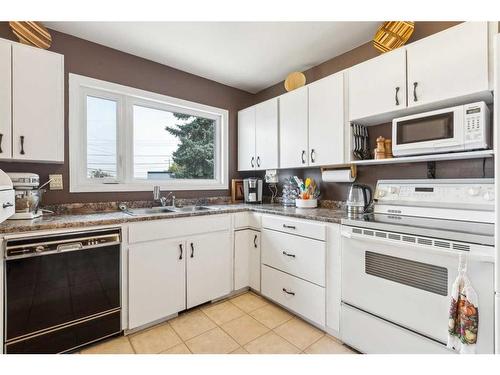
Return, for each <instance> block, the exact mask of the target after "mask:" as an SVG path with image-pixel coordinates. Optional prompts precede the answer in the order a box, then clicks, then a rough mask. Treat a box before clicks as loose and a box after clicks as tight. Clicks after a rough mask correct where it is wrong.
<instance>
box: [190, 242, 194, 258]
mask: <svg viewBox="0 0 500 375" xmlns="http://www.w3.org/2000/svg"><path fill="white" fill-rule="evenodd" d="M191 258H194V245H193V243H192V242H191Z"/></svg>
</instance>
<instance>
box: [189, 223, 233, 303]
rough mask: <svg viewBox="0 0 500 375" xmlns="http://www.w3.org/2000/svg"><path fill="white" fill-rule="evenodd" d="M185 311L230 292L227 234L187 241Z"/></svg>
mask: <svg viewBox="0 0 500 375" xmlns="http://www.w3.org/2000/svg"><path fill="white" fill-rule="evenodd" d="M186 277H187V283H186V284H187V308H188V309H189V308H191V307H193V306H197V305H200V304H202V303H205V302H208V301H212V300H214V299H217V298H219V297H223V296H225V295H227V294H229V293H230V292H231V286H232V278H233V276H232V258H231V245H230V234H229V232H216V233H209V234H204V235H199V236H193V237H191V238H190V239H189V240H188V241H187V273H186Z"/></svg>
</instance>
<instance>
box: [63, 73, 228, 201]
mask: <svg viewBox="0 0 500 375" xmlns="http://www.w3.org/2000/svg"><path fill="white" fill-rule="evenodd" d="M87 96H92V97H97V98H102V99H108V100H113V101H116V103H117V115H116V120H117V124H116V126H117V134H116V140H117V154H116V155H117V177H116V179H115V178H104V179H91V178H88V177H87V126H86V125H87V121H86V120H87V119H86V116H87V111H86V106H87V104H86V102H87ZM134 105H138V106H142V107H147V108H152V109H158V110H166V111H170V112H182V113H187V114H192V115H193V116H201V117H204V118H209V119H213V120H215V126H216V130H215V155H214V157H215V159H214V160H215V163H214V179H172V180H150V181H148V180H142V179H135V178H134V138H133V137H134V134H133V133H134V124H133V108H134ZM228 115H229V112H228V110H226V109H221V108H217V107H212V106H207V105H204V104H199V103H195V102H191V101H187V100H183V99H178V98H174V97H170V96H166V95H162V94H157V93H153V92H149V91H145V90H140V89H136V88H132V87H128V86H124V85H120V84H116V83H112V82H107V81H102V80H98V79H94V78H90V77H85V76H81V75H78V74H73V73H70V74H69V169H70V187H69V190H70V192H72V193H73V192H122V191H123V192H125V191H151V190H152V188H153V186H154V185H158V186H160V187H161V188H162V189H164V190H227V189H228V175H229V173H228V150H229V143H228V129H229V124H228V117H229V116H228Z"/></svg>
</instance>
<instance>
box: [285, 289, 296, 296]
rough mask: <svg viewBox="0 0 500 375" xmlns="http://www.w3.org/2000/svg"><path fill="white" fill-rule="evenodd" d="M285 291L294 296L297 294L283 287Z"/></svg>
mask: <svg viewBox="0 0 500 375" xmlns="http://www.w3.org/2000/svg"><path fill="white" fill-rule="evenodd" d="M283 291H284V292H285V293H286V294H291V295H292V296H294V295H295V292H289V291H288V290H286V288H283Z"/></svg>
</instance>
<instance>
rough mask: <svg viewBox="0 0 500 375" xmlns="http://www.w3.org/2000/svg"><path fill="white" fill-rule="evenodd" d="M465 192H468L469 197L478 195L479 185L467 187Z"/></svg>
mask: <svg viewBox="0 0 500 375" xmlns="http://www.w3.org/2000/svg"><path fill="white" fill-rule="evenodd" d="M467 194H469V195H470V196H471V197H475V196H477V195H479V187H478V186H471V187H470V188H469V189H467Z"/></svg>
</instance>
